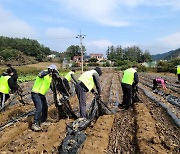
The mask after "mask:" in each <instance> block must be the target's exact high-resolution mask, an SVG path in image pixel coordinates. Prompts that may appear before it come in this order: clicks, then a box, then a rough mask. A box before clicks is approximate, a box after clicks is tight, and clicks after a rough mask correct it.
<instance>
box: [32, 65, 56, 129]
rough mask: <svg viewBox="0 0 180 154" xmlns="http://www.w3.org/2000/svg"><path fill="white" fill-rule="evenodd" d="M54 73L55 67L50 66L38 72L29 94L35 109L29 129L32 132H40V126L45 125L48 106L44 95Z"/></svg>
mask: <svg viewBox="0 0 180 154" xmlns="http://www.w3.org/2000/svg"><path fill="white" fill-rule="evenodd" d="M56 72H57V66H56V65H53V64H52V65H50V66H49V67H48V70H44V71H42V72H40V73H39V75H38V76H37V77H36V80H35V82H34V85H33V88H32V92H31V97H32V100H33V102H34V106H35V108H36V111H35V115H34V123H33V125H32V127H31V128H32V130H34V131H40V130H41V127H40V125H41V124H46V120H47V113H48V105H47V101H46V97H45V94H46V93H47V92H48V90H49V88H50V85H51V82H52V75H53V74H54V73H56Z"/></svg>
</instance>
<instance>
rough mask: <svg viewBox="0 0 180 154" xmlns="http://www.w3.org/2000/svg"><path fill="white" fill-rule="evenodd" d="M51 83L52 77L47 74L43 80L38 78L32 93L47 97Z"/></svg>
mask: <svg viewBox="0 0 180 154" xmlns="http://www.w3.org/2000/svg"><path fill="white" fill-rule="evenodd" d="M51 81H52V76H50V75H49V74H47V75H46V76H44V77H43V78H40V77H38V76H37V77H36V80H35V82H34V86H33V88H32V91H33V92H35V93H40V94H42V95H45V94H46V93H47V91H48V90H49V88H50V85H51Z"/></svg>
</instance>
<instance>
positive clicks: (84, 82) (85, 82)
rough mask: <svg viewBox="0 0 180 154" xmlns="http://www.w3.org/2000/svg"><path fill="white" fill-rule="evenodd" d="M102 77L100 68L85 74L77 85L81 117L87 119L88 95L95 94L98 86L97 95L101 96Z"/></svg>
mask: <svg viewBox="0 0 180 154" xmlns="http://www.w3.org/2000/svg"><path fill="white" fill-rule="evenodd" d="M101 75H102V71H101V69H100V68H99V67H96V68H95V69H94V70H90V71H86V72H84V73H83V74H82V75H81V76H80V77H79V78H78V82H77V84H76V85H75V90H76V94H77V97H78V100H79V108H80V117H81V118H87V116H86V93H87V92H90V91H91V92H94V90H93V88H94V87H95V86H96V89H97V93H98V95H99V96H101V87H100V84H99V77H100V76H101Z"/></svg>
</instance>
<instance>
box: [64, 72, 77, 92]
mask: <svg viewBox="0 0 180 154" xmlns="http://www.w3.org/2000/svg"><path fill="white" fill-rule="evenodd" d="M75 72H76V71H75V70H74V69H73V70H72V71H70V72H68V73H67V74H66V75H65V77H64V79H63V83H64V85H65V87H66V90H67V91H68V93H69V94H71V88H70V84H69V83H70V82H71V81H72V82H74V83H76V82H77V81H76V79H75V77H74V73H75Z"/></svg>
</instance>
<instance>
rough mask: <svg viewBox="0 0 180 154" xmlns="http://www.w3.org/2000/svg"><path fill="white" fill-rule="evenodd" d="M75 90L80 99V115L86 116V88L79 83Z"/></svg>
mask: <svg viewBox="0 0 180 154" xmlns="http://www.w3.org/2000/svg"><path fill="white" fill-rule="evenodd" d="M75 90H76V94H77V97H78V100H79V109H80V117H81V118H82V117H83V118H86V90H85V89H84V88H82V87H81V86H80V85H79V84H78V83H77V84H76V85H75Z"/></svg>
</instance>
